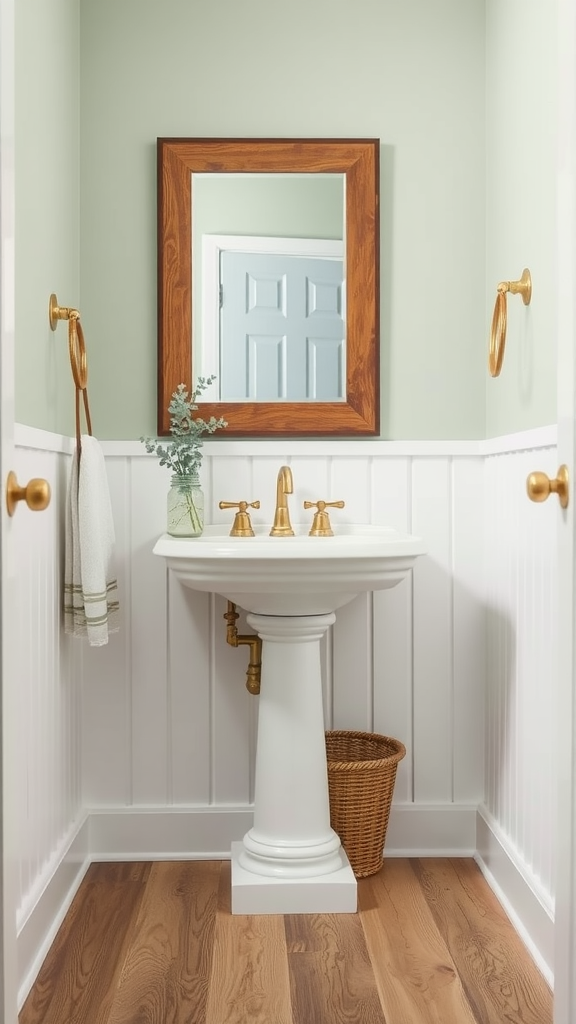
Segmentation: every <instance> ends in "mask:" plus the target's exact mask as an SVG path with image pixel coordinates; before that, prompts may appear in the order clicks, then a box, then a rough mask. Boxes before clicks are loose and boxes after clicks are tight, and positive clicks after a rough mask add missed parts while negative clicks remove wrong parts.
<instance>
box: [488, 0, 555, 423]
mask: <svg viewBox="0 0 576 1024" xmlns="http://www.w3.org/2000/svg"><path fill="white" fill-rule="evenodd" d="M557 25H558V3H557V0H530V3H526V2H525V0H505V2H503V0H487V6H486V56H487V60H486V106H487V110H486V115H487V116H486V154H487V162H486V167H487V175H486V179H487V180H486V253H487V260H486V305H487V310H486V322H487V324H488V325H489V324H490V320H491V317H492V310H493V308H494V300H495V296H496V286H497V284H498V282H499V281H501V280H510V279H517V278H519V277H520V275H521V274H522V271H523V269H524V267H528V268H529V269H530V272H531V274H532V280H533V298H532V302H531V304H530V306H529V307H527V308H526V307H525V306H524V305H523V304H522V299H521V298H520V296H510V297H509V298H508V331H507V343H506V350H505V357H504V364H503V368H502V373H501V375H500V376H499V377H498V378H495V379H491V378H489V377H488V376H487V383H486V433H487V436H488V437H493V436H498V435H501V434H506V433H511V432H514V431H518V430H524V429H527V428H530V427H536V426H542V425H545V424H548V423H555V422H556V333H557V324H556V308H557V303H556V285H555V280H556V276H555V275H556V259H557V245H556V218H557V216H558V212H557V209H556V177H557V173H558V172H557V166H558V158H559V152H560V150H559V145H558V139H557V122H556V106H557V97H558V94H559V89H560V88H561V83H560V82H559V81H558V71H557V68H558V61H557V59H556V46H557V31H558V29H557ZM560 215H561V211H560Z"/></svg>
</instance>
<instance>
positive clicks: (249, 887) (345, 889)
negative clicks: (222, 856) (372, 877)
mask: <svg viewBox="0 0 576 1024" xmlns="http://www.w3.org/2000/svg"><path fill="white" fill-rule="evenodd" d="M243 850H244V844H243V843H242V841H239V842H235V843H232V913H233V914H355V913H356V910H357V902H358V895H357V888H358V887H357V882H356V878H355V877H354V872H353V871H352V868H351V867H350V864H349V862H348V858H347V856H346V853H345V852H344V849H343V848H342V847H341V848H340V851H339V854H340V860H341V865H342V866H341V867H340V868H338V870H336V871H331V872H330V873H329V874H324V875H314V876H313V877H312V878H273V877H271V876H265V875H256V874H254V872H253V871H246V869H245V868H243V867H242V864H241V863H240V859H241V855H242V852H243Z"/></svg>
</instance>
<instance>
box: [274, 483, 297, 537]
mask: <svg viewBox="0 0 576 1024" xmlns="http://www.w3.org/2000/svg"><path fill="white" fill-rule="evenodd" d="M293 489H294V486H293V483H292V470H291V469H290V466H280V469H279V470H278V480H277V482H276V511H275V513H274V525H273V527H272V529H271V530H270V536H271V537H293V536H294V530H293V529H292V524H291V522H290V513H289V511H288V502H287V501H286V495H287V494H292V491H293Z"/></svg>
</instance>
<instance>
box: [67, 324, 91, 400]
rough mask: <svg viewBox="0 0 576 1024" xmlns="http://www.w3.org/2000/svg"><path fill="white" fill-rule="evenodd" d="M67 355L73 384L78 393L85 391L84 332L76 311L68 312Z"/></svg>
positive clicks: (86, 377) (86, 378)
mask: <svg viewBox="0 0 576 1024" xmlns="http://www.w3.org/2000/svg"><path fill="white" fill-rule="evenodd" d="M68 353H69V355H70V366H71V367H72V376H73V378H74V383H75V385H76V387H77V388H79V389H80V391H85V390H86V387H87V384H88V364H87V360H86V345H85V344H84V331H83V330H82V324H81V323H80V314H79V313H78V312H77V310H75V309H74V310H72V311H71V312H70V319H69V320H68Z"/></svg>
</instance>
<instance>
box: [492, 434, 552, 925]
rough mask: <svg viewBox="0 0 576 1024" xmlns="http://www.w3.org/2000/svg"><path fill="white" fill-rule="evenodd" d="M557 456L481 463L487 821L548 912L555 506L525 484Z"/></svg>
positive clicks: (544, 452)
mask: <svg viewBox="0 0 576 1024" xmlns="http://www.w3.org/2000/svg"><path fill="white" fill-rule="evenodd" d="M556 458H557V457H556V449H555V447H549V448H546V449H538V450H528V451H525V452H515V453H506V452H504V453H502V454H498V455H495V456H491V457H489V458H488V459H487V460H486V464H485V474H486V480H485V510H484V516H485V536H486V543H485V560H486V565H485V574H486V603H487V682H486V705H487V710H486V732H485V747H486V797H485V808H486V812H487V814H486V816H487V818H488V820H489V821H491V820H493V821H494V822H495V824H496V826H497V828H498V833H499V835H498V839H499V842H500V843H503V844H505V845H506V847H507V850H508V853H509V855H510V856H511V857H512V860H513V861H514V863H515V864H516V867H517V869H518V870H519V871H521V872H522V874H523V876H524V878H525V879H526V881H527V882H528V883H529V885H530V886H531V887H532V889H533V891H534V892H536V893H537V894H538V896H539V898H540V899H541V900H542V902H543V904H544V905H545V906H548V907H549V908H551V907H552V897H553V893H554V872H553V864H554V814H555V806H556V768H555V763H554V750H555V735H556V722H555V715H556V671H557V666H556V646H557V644H556V641H557V634H556V621H557V594H556V587H557V569H556V567H557V551H556V544H557V533H556V531H557V522H558V507H557V504H556V502H553V501H549V502H547V503H546V504H545V505H538V504H534V503H533V502H530V501H528V499H527V497H526V477H527V476H528V474H529V473H530V472H532V470H534V469H542V470H544V472H546V473H548V474H549V475H550V476H551V477H552V476H554V475H555V473H556V469H557V465H556Z"/></svg>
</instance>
